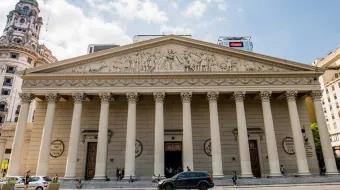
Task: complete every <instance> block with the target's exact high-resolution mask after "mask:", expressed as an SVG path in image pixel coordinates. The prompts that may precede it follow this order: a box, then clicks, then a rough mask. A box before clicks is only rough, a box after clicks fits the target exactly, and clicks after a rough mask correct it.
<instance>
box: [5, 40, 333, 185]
mask: <svg viewBox="0 0 340 190" xmlns="http://www.w3.org/2000/svg"><path fill="white" fill-rule="evenodd" d="M323 72H324V71H323V70H317V69H316V68H315V67H313V66H309V65H305V64H301V63H296V62H292V61H287V60H282V59H279V58H274V57H270V56H265V55H260V54H256V53H251V52H245V51H241V50H235V49H231V48H228V47H222V46H219V45H216V44H211V43H207V42H202V41H199V40H194V39H189V38H183V37H178V36H172V35H170V36H165V37H161V38H157V39H152V40H147V41H143V42H139V43H134V44H131V45H126V46H121V47H117V48H114V49H110V50H105V51H101V52H97V53H93V54H90V55H86V56H81V57H75V58H72V59H69V60H64V61H60V62H57V63H56V64H53V65H44V66H41V67H37V68H32V69H29V70H27V71H25V72H24V71H22V72H20V73H19V74H20V76H21V77H22V78H23V80H24V82H23V91H22V93H21V94H20V98H21V109H22V111H21V113H20V116H19V122H18V124H17V126H16V128H17V130H16V133H15V136H14V143H13V148H12V154H11V158H10V163H9V170H8V175H21V174H22V172H23V171H26V170H31V172H32V173H33V174H36V175H50V176H52V175H55V174H56V173H57V174H58V175H59V176H64V178H65V179H75V178H84V179H93V180H103V179H104V178H105V176H106V175H107V176H108V177H115V175H116V168H117V167H119V168H125V177H127V178H129V177H130V176H133V177H136V178H142V177H150V176H152V175H161V176H164V175H165V174H166V172H167V171H168V170H166V169H169V168H172V169H175V168H187V167H189V168H190V169H191V170H196V171H199V170H200V171H208V172H210V173H211V174H212V175H213V176H214V177H215V178H219V177H224V176H226V175H231V172H232V171H237V173H238V174H239V175H240V176H241V177H244V178H248V177H251V178H252V177H254V176H255V177H278V176H280V175H281V174H280V165H283V166H284V167H285V168H286V172H287V173H288V175H300V176H306V175H307V176H308V175H311V174H314V173H319V168H318V163H317V157H316V153H315V147H314V142H313V136H312V132H311V130H310V127H309V125H310V124H309V123H310V122H309V118H308V113H307V108H306V105H305V98H306V97H311V98H312V99H313V102H314V105H315V109H316V116H317V122H318V125H319V131H320V138H321V143H322V148H323V154H324V158H325V162H326V168H327V173H328V174H337V173H338V171H337V168H336V165H335V161H334V155H333V151H332V147H331V144H330V139H329V135H328V132H327V126H326V123H325V118H324V115H323V112H322V105H321V96H322V92H321V91H320V84H319V82H318V77H319V76H320V75H322V74H323ZM33 100H35V101H36V102H37V103H36V113H35V118H34V125H33V127H32V129H31V133H27V130H25V129H26V127H25V125H26V122H27V118H28V117H27V116H28V114H29V109H30V103H31V101H33ZM18 129H20V130H18ZM25 139H26V141H25ZM25 142H27V147H28V148H27V150H24V149H23V145H24V144H25ZM23 155H27V156H23Z"/></svg>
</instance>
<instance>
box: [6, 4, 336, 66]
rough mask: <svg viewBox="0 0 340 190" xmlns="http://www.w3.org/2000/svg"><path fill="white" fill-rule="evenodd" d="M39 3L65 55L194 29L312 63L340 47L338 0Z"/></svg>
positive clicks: (49, 37) (48, 39)
mask: <svg viewBox="0 0 340 190" xmlns="http://www.w3.org/2000/svg"><path fill="white" fill-rule="evenodd" d="M3 1H5V2H6V1H7V2H8V6H10V9H13V8H14V7H11V6H12V4H15V2H13V0H3ZM10 1H12V2H10ZM39 3H40V7H41V10H42V13H41V15H42V16H43V17H44V18H45V19H44V20H45V23H46V20H47V19H46V17H48V15H49V14H50V15H51V16H50V22H49V28H48V32H47V33H46V32H45V31H43V34H42V36H43V37H42V40H43V42H44V43H46V44H47V45H48V46H49V47H50V48H51V49H52V51H53V52H55V54H56V55H57V57H58V58H59V59H64V58H69V57H73V56H77V55H81V54H85V53H86V49H87V47H86V46H87V44H89V43H118V44H122V45H124V44H128V43H131V40H132V36H134V35H137V34H161V33H162V32H165V33H166V34H169V33H175V34H183V33H185V34H188V33H189V34H192V35H193V38H195V39H199V40H204V41H209V42H213V43H216V41H217V38H218V37H219V36H252V40H253V43H254V52H257V53H261V54H265V55H270V56H274V57H279V58H284V59H288V60H293V61H298V62H302V63H306V64H310V63H311V62H312V61H313V60H314V59H315V58H319V57H325V56H326V55H327V54H328V53H329V52H330V51H333V50H335V49H336V48H337V47H339V45H340V25H339V24H338V23H339V21H338V17H339V16H338V12H339V7H340V1H337V0H323V1H320V0H298V1H297V0H53V1H52V2H49V3H46V4H44V3H43V2H42V1H41V0H39ZM5 4H6V3H5ZM1 11H2V9H0V16H3V15H1ZM6 14H7V13H6ZM4 15H5V14H4ZM2 18H3V17H2ZM2 20H5V18H3V19H2ZM2 20H1V21H0V22H3V21H2ZM0 26H1V23H0ZM67 30H69V32H65V31H67ZM72 31H73V32H72Z"/></svg>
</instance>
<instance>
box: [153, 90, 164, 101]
mask: <svg viewBox="0 0 340 190" xmlns="http://www.w3.org/2000/svg"><path fill="white" fill-rule="evenodd" d="M153 98H154V100H155V102H156V103H163V102H164V100H165V92H154V93H153Z"/></svg>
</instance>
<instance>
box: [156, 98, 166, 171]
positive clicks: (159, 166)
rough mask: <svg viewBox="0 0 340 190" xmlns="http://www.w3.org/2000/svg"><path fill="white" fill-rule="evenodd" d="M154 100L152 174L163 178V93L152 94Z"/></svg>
mask: <svg viewBox="0 0 340 190" xmlns="http://www.w3.org/2000/svg"><path fill="white" fill-rule="evenodd" d="M154 99H155V104H156V105H155V107H156V108H155V155H154V156H155V161H154V174H155V175H156V176H159V175H160V176H161V177H164V110H163V103H164V99H165V93H164V92H157V93H154Z"/></svg>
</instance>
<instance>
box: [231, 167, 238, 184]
mask: <svg viewBox="0 0 340 190" xmlns="http://www.w3.org/2000/svg"><path fill="white" fill-rule="evenodd" d="M232 180H233V183H234V185H235V186H236V185H237V184H236V180H237V175H236V171H233V177H232Z"/></svg>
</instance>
